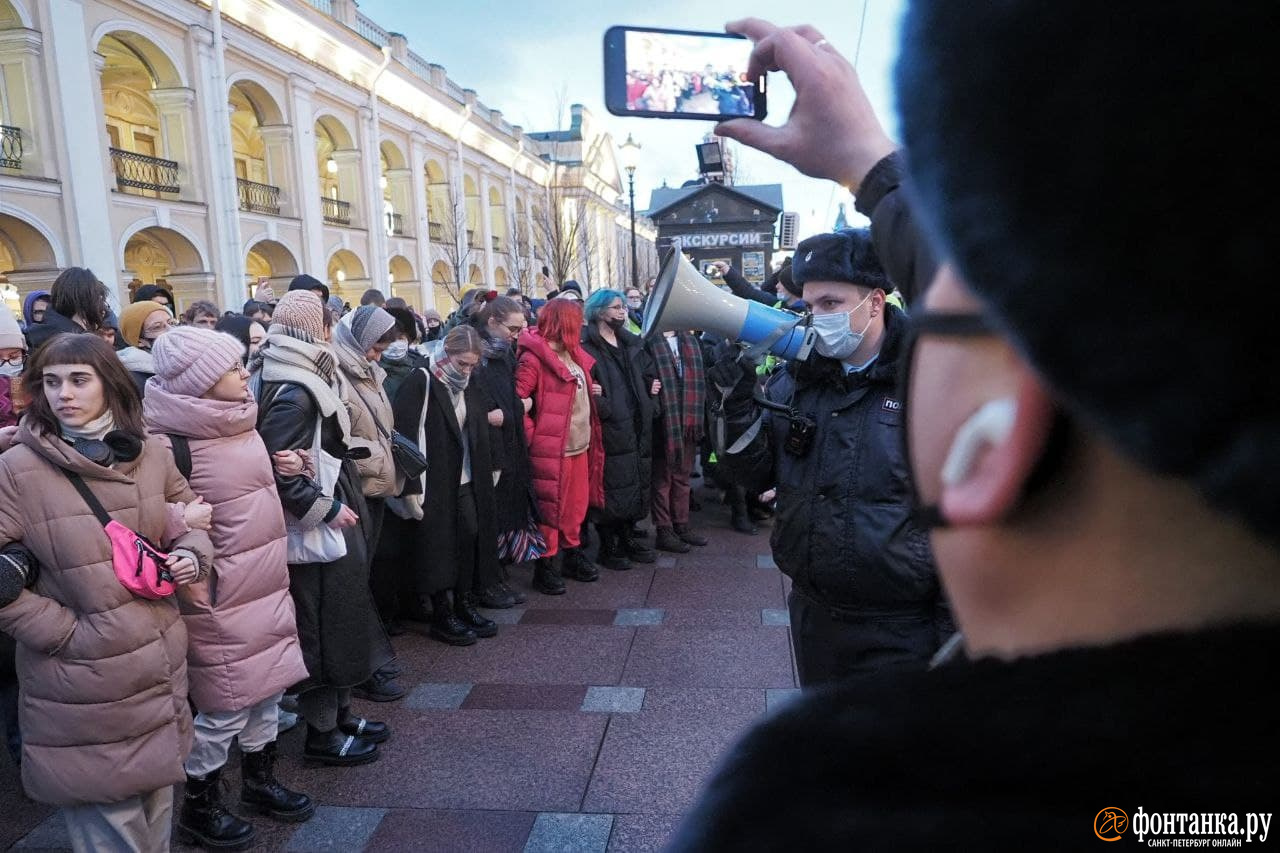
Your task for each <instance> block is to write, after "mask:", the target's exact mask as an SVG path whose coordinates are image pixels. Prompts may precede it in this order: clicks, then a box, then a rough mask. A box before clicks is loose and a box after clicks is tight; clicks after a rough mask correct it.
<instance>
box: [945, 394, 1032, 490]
mask: <svg viewBox="0 0 1280 853" xmlns="http://www.w3.org/2000/svg"><path fill="white" fill-rule="evenodd" d="M1017 415H1018V404H1017V403H1016V402H1015V401H1014V399H1013V398H1012V397H1000V398H998V399H995V400H988V401H987V402H986V403H984V404H983V406H982V408H980V409H978V411H976V412H974V413H973V414H972V415H970V416H969V419H968V420H967V421H965V422H964V424H962V425H961V427H960V429H959V430H958V431H957V432H956V437H955V440H954V441H952V442H951V450H950V451H948V452H947V461H946V462H944V463H943V465H942V471H941V478H942V483H943V485H947V486H955V485H958V484H960V483H963V482H964V481H965V479H966V478H968V476H969V475H970V474H971V473H972V472H973V466H974V463H975V462H977V461H978V456H979V454H980V453H981V452H982V451H983V450H984V449H985V448H987V447H992V446H995V445H1000V444H1003V443H1004V442H1005V441H1006V440H1007V439H1008V438H1009V434H1010V433H1011V432H1012V431H1013V423H1014V420H1015V419H1016V418H1017Z"/></svg>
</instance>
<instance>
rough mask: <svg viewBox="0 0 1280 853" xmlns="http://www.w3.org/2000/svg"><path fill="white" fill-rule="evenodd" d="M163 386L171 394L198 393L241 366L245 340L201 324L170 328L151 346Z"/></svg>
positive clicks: (158, 375) (189, 394)
mask: <svg viewBox="0 0 1280 853" xmlns="http://www.w3.org/2000/svg"><path fill="white" fill-rule="evenodd" d="M151 355H152V357H153V358H154V359H155V365H156V378H157V379H159V380H160V382H159V384H160V387H162V388H164V390H166V391H168V392H170V393H172V394H183V395H185V396H188V397H199V396H201V395H203V394H204V393H205V392H206V391H208V390H209V389H210V388H212V387H213V386H214V385H217V384H218V380H219V379H221V378H222V377H223V376H224V375H226V374H227V373H228V372H229V371H230V370H231V368H233V367H239V366H241V364H242V362H241V360H240V359H241V357H242V356H244V344H242V343H240V341H238V340H237V339H236V338H233V337H231V335H228V334H226V333H224V332H215V331H213V330H212V329H205V328H202V327H200V326H178V327H177V328H174V329H170V330H169V331H168V332H165V333H164V334H163V335H161V336H160V337H158V338H156V342H155V343H154V344H153V345H152V347H151Z"/></svg>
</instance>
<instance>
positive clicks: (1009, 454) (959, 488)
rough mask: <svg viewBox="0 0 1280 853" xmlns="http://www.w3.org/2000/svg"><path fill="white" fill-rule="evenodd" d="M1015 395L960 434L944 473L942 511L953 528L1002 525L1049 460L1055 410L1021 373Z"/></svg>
mask: <svg viewBox="0 0 1280 853" xmlns="http://www.w3.org/2000/svg"><path fill="white" fill-rule="evenodd" d="M1017 372H1018V374H1017V378H1016V382H1015V387H1014V390H1013V393H1012V394H1011V395H1009V396H1005V397H998V398H995V399H992V400H988V401H987V402H986V403H985V404H983V405H982V407H981V408H979V409H978V410H977V411H976V412H974V414H973V415H971V416H970V417H969V419H968V420H967V421H965V423H964V424H963V425H962V426H961V427H960V429H959V430H958V431H957V432H956V437H955V439H954V441H953V442H952V445H951V450H950V451H949V452H948V454H947V459H946V462H945V463H943V466H942V471H941V479H942V496H941V500H940V501H939V508H940V510H941V512H942V516H943V518H945V519H946V520H947V522H948V523H949V524H950V525H952V526H963V525H986V524H997V523H999V522H1000V521H1001V520H1003V519H1004V518H1006V517H1007V516H1008V515H1009V514H1010V513H1011V512H1012V511H1013V510H1014V508H1015V507H1016V506H1017V504H1018V500H1019V498H1020V497H1021V495H1022V493H1023V490H1024V489H1025V487H1026V484H1027V480H1028V479H1029V478H1030V477H1031V474H1032V472H1033V471H1035V468H1036V465H1037V464H1038V463H1039V461H1040V459H1041V457H1042V456H1043V455H1044V452H1045V447H1046V445H1047V443H1048V441H1049V436H1050V433H1051V431H1052V429H1053V420H1054V404H1053V401H1052V400H1051V399H1050V398H1049V395H1048V394H1047V393H1046V392H1045V389H1044V388H1043V386H1042V385H1041V384H1040V381H1039V380H1038V378H1037V377H1036V376H1035V375H1034V374H1032V373H1031V372H1030V371H1029V370H1028V369H1026V368H1025V367H1021V366H1019V367H1018V368H1017Z"/></svg>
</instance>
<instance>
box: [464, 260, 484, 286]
mask: <svg viewBox="0 0 1280 853" xmlns="http://www.w3.org/2000/svg"><path fill="white" fill-rule="evenodd" d="M467 284H484V271H483V270H481V269H480V267H478V266H476V265H475V264H472V265H471V269H470V270H468V271H467Z"/></svg>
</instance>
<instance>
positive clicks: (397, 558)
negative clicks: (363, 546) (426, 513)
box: [369, 512, 422, 621]
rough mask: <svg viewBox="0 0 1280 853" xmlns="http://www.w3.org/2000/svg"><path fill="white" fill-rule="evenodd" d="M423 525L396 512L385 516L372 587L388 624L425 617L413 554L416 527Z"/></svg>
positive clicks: (373, 567)
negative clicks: (416, 581) (412, 559)
mask: <svg viewBox="0 0 1280 853" xmlns="http://www.w3.org/2000/svg"><path fill="white" fill-rule="evenodd" d="M421 523H422V522H419V521H406V520H405V519H403V518H401V517H400V516H398V515H396V514H395V513H394V512H386V513H383V516H382V534H381V535H380V536H379V537H378V550H377V553H375V554H374V557H373V564H372V565H371V566H370V567H369V587H370V589H371V590H372V591H373V600H374V603H376V604H377V605H378V615H379V616H381V617H382V619H383V620H384V621H385V620H390V619H411V618H417V617H420V616H421V608H419V607H418V604H417V602H416V600H415V598H416V589H415V582H414V580H415V579H414V576H413V564H412V562H411V560H410V553H409V552H410V547H411V545H412V541H413V539H412V537H413V534H414V525H417V524H421Z"/></svg>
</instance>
